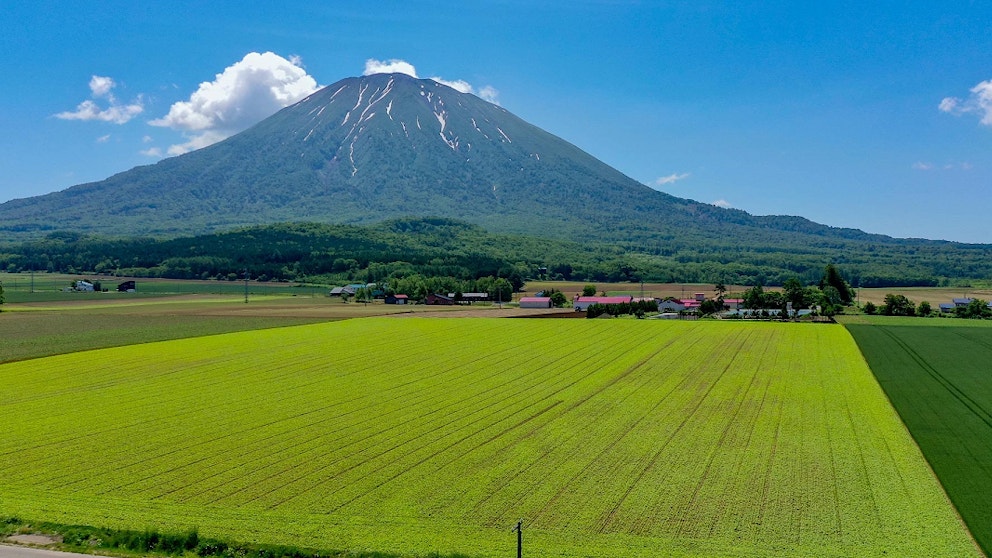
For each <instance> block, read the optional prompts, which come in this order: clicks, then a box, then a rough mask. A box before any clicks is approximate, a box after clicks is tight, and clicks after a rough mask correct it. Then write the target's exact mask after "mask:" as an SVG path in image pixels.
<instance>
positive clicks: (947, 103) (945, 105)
mask: <svg viewBox="0 0 992 558" xmlns="http://www.w3.org/2000/svg"><path fill="white" fill-rule="evenodd" d="M959 102H960V100H959V99H957V98H955V97H944V98H943V99H942V100H941V101H940V105H938V106H937V108H938V109H939V110H940V112H954V111H955V110H956V109H957V108H958V103H959Z"/></svg>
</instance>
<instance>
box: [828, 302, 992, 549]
mask: <svg viewBox="0 0 992 558" xmlns="http://www.w3.org/2000/svg"><path fill="white" fill-rule="evenodd" d="M864 322H866V323H860V324H853V323H852V324H848V325H847V328H848V329H849V330H850V331H851V334H852V335H853V336H854V338H855V340H857V343H858V345H859V346H860V347H861V351H862V352H863V353H864V355H865V359H867V361H868V364H869V365H870V366H871V370H872V372H874V373H875V376H876V377H877V378H878V381H879V383H880V384H881V386H882V388H883V389H884V390H885V393H886V395H888V397H889V399H890V400H891V401H892V405H893V406H894V407H895V408H896V410H897V411H899V415H900V416H901V417H902V420H903V422H904V423H905V424H906V426H907V427H908V428H909V430H910V432H911V433H912V434H913V437H914V438H915V439H916V441H917V443H918V444H919V446H920V449H921V450H922V451H923V454H924V455H925V456H926V458H927V460H928V461H929V462H930V466H931V467H932V468H933V470H934V472H935V473H936V474H937V476H938V477H939V478H940V481H941V483H942V484H943V485H944V488H945V489H946V490H947V494H948V496H950V498H951V500H952V501H953V502H954V505H955V506H956V507H957V509H958V511H959V512H960V513H961V517H962V518H963V519H964V521H965V522H966V523H967V524H968V527H969V528H970V529H971V532H972V534H973V535H974V536H975V539H976V540H977V541H978V542H979V544H981V546H982V548H983V549H984V550H985V552H986V553H989V552H992V507H990V506H989V502H990V501H992V470H990V469H989V463H992V377H990V376H989V363H990V362H992V323H989V322H977V323H976V322H973V321H964V320H926V321H922V320H919V319H915V320H914V319H910V318H902V319H899V318H894V319H885V318H881V317H875V318H870V322H868V320H864Z"/></svg>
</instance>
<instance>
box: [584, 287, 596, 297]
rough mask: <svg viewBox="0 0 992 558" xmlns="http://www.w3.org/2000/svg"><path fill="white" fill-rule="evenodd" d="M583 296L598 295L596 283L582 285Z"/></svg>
mask: <svg viewBox="0 0 992 558" xmlns="http://www.w3.org/2000/svg"><path fill="white" fill-rule="evenodd" d="M582 296H596V285H586V286H585V287H582Z"/></svg>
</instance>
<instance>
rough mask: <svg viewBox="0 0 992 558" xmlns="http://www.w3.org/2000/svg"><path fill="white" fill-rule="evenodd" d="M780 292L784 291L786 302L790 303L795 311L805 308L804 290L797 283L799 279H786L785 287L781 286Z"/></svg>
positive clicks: (801, 285)
mask: <svg viewBox="0 0 992 558" xmlns="http://www.w3.org/2000/svg"><path fill="white" fill-rule="evenodd" d="M782 290H783V291H784V294H785V300H786V302H791V303H792V308H794V309H796V310H798V309H800V308H807V304H806V288H805V287H803V284H802V283H800V282H799V279H797V278H795V277H792V278H790V279H787V280H786V281H785V285H783V286H782Z"/></svg>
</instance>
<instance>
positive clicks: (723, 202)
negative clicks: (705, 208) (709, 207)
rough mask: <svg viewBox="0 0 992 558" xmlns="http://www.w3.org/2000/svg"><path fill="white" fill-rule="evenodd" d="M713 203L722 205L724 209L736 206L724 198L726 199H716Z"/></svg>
mask: <svg viewBox="0 0 992 558" xmlns="http://www.w3.org/2000/svg"><path fill="white" fill-rule="evenodd" d="M713 205H715V206H717V207H722V208H724V209H730V208H732V207H734V206H732V205H730V202H728V201H727V200H724V199H719V200H716V201H715V202H713Z"/></svg>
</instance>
